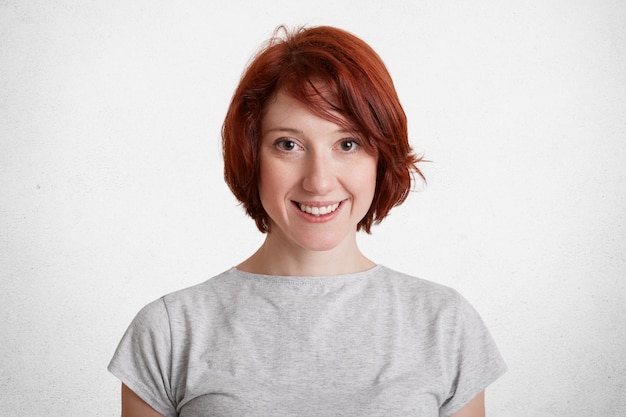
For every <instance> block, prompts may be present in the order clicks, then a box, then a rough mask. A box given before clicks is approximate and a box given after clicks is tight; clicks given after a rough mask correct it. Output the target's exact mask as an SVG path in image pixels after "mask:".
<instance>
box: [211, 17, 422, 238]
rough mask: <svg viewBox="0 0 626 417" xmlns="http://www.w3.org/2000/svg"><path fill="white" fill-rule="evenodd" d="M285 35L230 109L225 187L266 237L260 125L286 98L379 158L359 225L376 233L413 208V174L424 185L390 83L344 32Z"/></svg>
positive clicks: (373, 57)
mask: <svg viewBox="0 0 626 417" xmlns="http://www.w3.org/2000/svg"><path fill="white" fill-rule="evenodd" d="M279 29H282V31H283V33H284V37H279V36H274V37H273V38H272V39H270V40H269V42H268V43H267V45H266V46H265V47H264V48H263V49H262V50H261V51H260V52H259V53H258V54H257V55H256V56H255V57H254V59H253V60H252V62H251V63H250V64H249V66H248V68H247V69H246V71H245V72H244V74H243V76H242V78H241V81H240V82H239V85H238V87H237V89H236V90H235V93H234V95H233V98H232V101H231V103H230V107H229V108H228V112H227V114H226V118H225V120H224V125H223V127H222V145H223V152H224V178H225V179H226V183H227V184H228V186H229V187H230V189H231V191H232V192H233V194H234V195H235V197H237V199H238V200H239V201H240V202H241V203H242V204H243V206H244V208H245V209H246V212H247V213H248V215H250V216H251V217H252V218H253V219H254V220H255V222H256V225H257V227H258V228H259V230H261V232H266V231H267V226H266V224H267V223H268V222H267V213H266V212H265V210H264V209H263V206H262V204H261V200H260V198H259V192H258V183H259V143H260V139H261V120H262V117H263V111H264V109H265V106H266V105H267V103H268V102H269V101H270V100H271V99H272V98H273V97H274V96H275V94H276V93H277V92H278V91H279V90H282V91H285V92H286V93H287V94H289V95H290V96H291V97H293V98H294V99H296V100H298V101H300V102H302V103H303V104H304V105H305V106H306V107H307V108H308V109H309V110H310V111H311V112H312V113H314V114H317V115H318V116H320V117H323V118H325V119H327V120H331V121H333V122H335V123H337V124H339V125H343V127H345V128H347V129H349V130H351V131H355V132H358V133H359V134H361V135H362V137H363V138H364V139H365V141H364V143H363V144H362V145H363V146H364V148H365V150H366V151H367V152H369V153H371V154H372V155H377V157H378V168H377V175H376V191H375V194H374V198H373V200H372V205H371V207H370V209H369V211H368V212H367V214H366V215H365V217H364V218H363V219H362V220H361V221H360V222H359V224H358V225H357V230H360V229H361V228H363V229H364V230H365V231H366V232H367V233H370V229H371V226H372V224H374V223H380V222H381V221H382V219H384V218H385V217H386V216H387V214H389V211H390V210H391V209H392V208H393V207H394V206H397V205H399V204H401V203H402V202H404V200H406V198H407V196H408V193H409V191H410V189H411V182H412V178H413V174H417V175H419V176H420V177H422V178H424V176H423V175H422V173H421V172H420V170H419V169H418V168H417V163H418V162H419V161H420V158H418V157H417V156H416V155H415V154H414V153H413V151H412V150H411V147H410V145H409V141H408V131H407V120H406V115H405V113H404V110H403V109H402V106H401V105H400V101H399V100H398V95H397V93H396V90H395V88H394V85H393V81H392V79H391V76H390V75H389V72H388V71H387V68H386V67H385V64H384V63H383V61H382V60H381V59H380V57H379V56H378V54H377V53H376V52H375V51H374V50H373V49H372V48H371V47H370V46H369V45H368V44H367V43H365V42H364V41H362V40H361V39H359V38H357V37H356V36H354V35H352V34H350V33H348V32H346V31H344V30H341V29H337V28H333V27H328V26H321V27H313V28H301V29H298V30H295V31H293V32H289V31H288V30H287V29H285V28H284V27H281V28H279ZM320 85H321V86H323V88H322V89H320V88H319V86H320ZM316 86H317V87H316ZM320 90H322V91H320ZM336 114H339V115H340V116H341V117H342V118H343V119H341V118H337V116H336Z"/></svg>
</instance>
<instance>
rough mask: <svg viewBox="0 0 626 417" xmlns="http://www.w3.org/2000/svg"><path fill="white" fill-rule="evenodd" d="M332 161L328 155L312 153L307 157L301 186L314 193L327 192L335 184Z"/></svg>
mask: <svg viewBox="0 0 626 417" xmlns="http://www.w3.org/2000/svg"><path fill="white" fill-rule="evenodd" d="M334 171H335V170H334V168H333V163H332V160H331V158H330V157H329V156H328V155H325V154H323V153H317V154H312V155H310V156H309V158H307V161H306V166H305V172H304V178H303V180H302V187H303V188H304V189H305V190H306V191H307V192H309V193H311V194H315V195H327V194H329V193H330V192H331V191H332V190H333V189H334V188H335V186H336V184H337V177H336V175H335V172H334Z"/></svg>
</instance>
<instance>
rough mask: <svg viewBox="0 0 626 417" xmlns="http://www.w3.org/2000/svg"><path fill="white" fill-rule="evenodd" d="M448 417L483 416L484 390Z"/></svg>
mask: <svg viewBox="0 0 626 417" xmlns="http://www.w3.org/2000/svg"><path fill="white" fill-rule="evenodd" d="M450 417H485V391H482V392H481V393H480V394H478V395H477V396H475V397H474V398H473V399H472V400H471V401H470V402H468V403H467V404H466V405H465V407H463V408H461V409H460V410H459V411H457V412H456V413H454V414H452V415H451V416H450Z"/></svg>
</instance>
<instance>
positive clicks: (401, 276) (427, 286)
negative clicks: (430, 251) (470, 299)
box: [377, 266, 466, 309]
mask: <svg viewBox="0 0 626 417" xmlns="http://www.w3.org/2000/svg"><path fill="white" fill-rule="evenodd" d="M377 280H379V282H381V283H382V284H383V285H386V286H388V287H389V288H390V289H392V290H393V291H396V292H397V293H398V295H400V296H403V297H406V298H410V300H411V301H413V302H415V303H418V304H420V305H423V306H424V307H431V308H436V309H439V308H444V307H445V308H455V307H458V306H460V305H461V304H465V303H466V301H465V299H464V298H463V297H462V296H461V294H459V292H458V291H456V290H455V289H454V288H451V287H448V286H445V285H442V284H439V283H436V282H433V281H429V280H426V279H423V278H419V277H416V276H412V275H408V274H405V273H402V272H398V271H395V270H393V269H390V268H387V267H384V266H383V267H381V268H379V272H378V276H377Z"/></svg>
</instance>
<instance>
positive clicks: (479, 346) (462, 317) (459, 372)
mask: <svg viewBox="0 0 626 417" xmlns="http://www.w3.org/2000/svg"><path fill="white" fill-rule="evenodd" d="M458 297H459V299H458V306H457V309H456V311H455V314H454V325H453V327H452V329H451V330H450V331H451V333H450V334H449V336H450V337H451V339H450V343H451V345H452V346H454V349H451V350H450V354H451V356H452V357H451V358H449V359H450V360H449V362H448V363H449V364H450V366H451V368H450V369H449V372H448V374H449V375H450V376H451V385H450V391H449V395H448V398H447V399H446V400H445V401H444V403H443V404H442V406H441V408H440V410H439V415H440V416H441V417H448V416H450V415H452V414H454V413H456V412H457V411H459V410H461V409H462V408H463V407H464V406H465V405H466V404H467V403H468V402H469V401H470V400H472V399H473V398H474V397H475V396H476V395H478V394H479V393H480V392H481V391H483V390H484V389H485V388H487V386H489V385H490V384H491V383H492V382H494V381H495V380H496V379H498V378H499V377H500V376H501V375H502V374H504V373H505V372H506V369H507V367H506V364H505V363H504V360H503V359H502V356H501V355H500V352H499V351H498V348H497V347H496V344H495V342H494V340H493V338H492V337H491V334H490V333H489V331H488V330H487V328H486V326H485V324H484V323H483V320H482V319H481V317H480V316H479V314H478V312H477V311H476V310H475V309H474V308H473V307H472V306H471V305H470V304H469V303H468V302H467V301H466V300H465V299H464V298H463V297H462V296H460V295H458Z"/></svg>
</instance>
